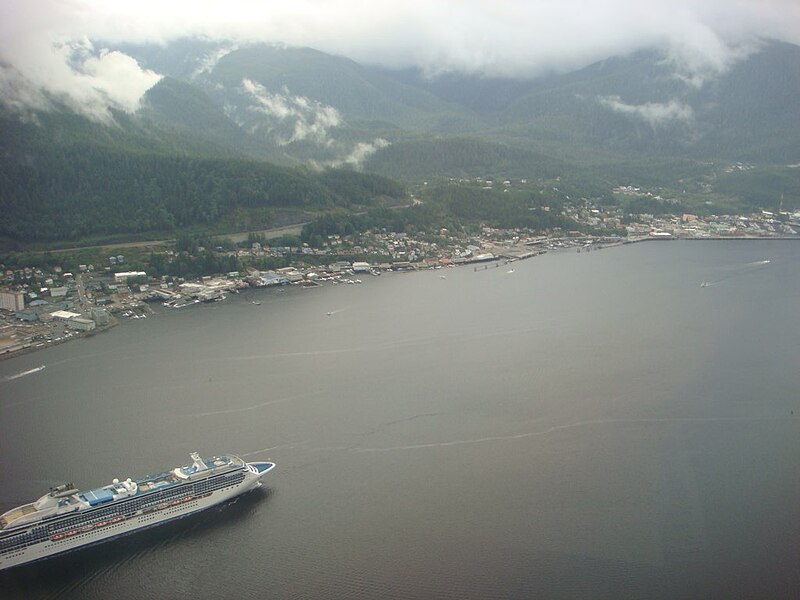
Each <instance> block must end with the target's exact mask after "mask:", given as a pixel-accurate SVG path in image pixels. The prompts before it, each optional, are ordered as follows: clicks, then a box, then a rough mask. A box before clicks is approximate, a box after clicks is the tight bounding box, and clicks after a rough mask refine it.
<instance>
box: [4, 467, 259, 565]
mask: <svg viewBox="0 0 800 600" xmlns="http://www.w3.org/2000/svg"><path fill="white" fill-rule="evenodd" d="M191 459H192V462H191V464H189V465H186V466H183V467H177V468H175V469H172V470H170V471H165V472H163V473H157V474H155V475H150V476H148V477H144V478H142V479H138V480H135V481H132V480H131V479H127V480H125V481H120V480H119V479H114V481H113V482H112V483H111V484H110V485H105V486H103V487H99V488H96V489H92V490H88V491H80V490H78V489H77V488H75V487H74V486H73V485H72V484H71V483H70V484H65V485H59V486H56V487H54V488H51V489H50V492H49V493H47V494H45V495H44V496H42V497H41V498H39V499H38V500H36V502H31V503H30V504H23V505H22V506H18V507H17V508H14V509H11V510H9V511H8V512H6V513H4V514H3V515H0V569H7V568H9V567H14V566H17V565H22V564H25V563H29V562H33V561H36V560H41V559H43V558H49V557H51V556H54V555H56V554H61V553H64V552H69V551H71V550H75V549H77V548H81V547H83V546H86V545H89V544H95V543H97V542H102V541H105V540H108V539H110V538H114V537H117V536H120V535H125V534H127V533H132V532H134V531H137V530H139V529H143V528H146V527H152V526H154V525H159V524H161V523H165V522H167V521H171V520H173V519H179V518H181V517H184V516H186V515H189V514H192V513H195V512H197V511H200V510H203V509H205V508H210V507H212V506H215V505H217V504H219V503H221V502H225V501H226V500H229V499H231V498H234V497H235V496H238V495H239V494H242V493H244V492H246V491H248V490H251V489H254V488H256V487H258V486H260V485H261V478H262V477H263V476H264V475H265V474H267V473H268V472H269V471H271V470H272V469H273V468H275V463H272V462H250V463H248V462H245V461H243V460H242V459H241V458H239V457H238V456H232V455H228V456H215V457H213V458H210V459H203V458H200V455H199V454H197V453H196V452H194V453H192V454H191Z"/></svg>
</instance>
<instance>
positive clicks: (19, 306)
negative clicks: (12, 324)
mask: <svg viewBox="0 0 800 600" xmlns="http://www.w3.org/2000/svg"><path fill="white" fill-rule="evenodd" d="M0 308H3V309H5V310H11V311H14V312H16V311H18V310H23V309H24V308H25V296H24V295H23V294H22V292H14V291H10V290H3V291H0Z"/></svg>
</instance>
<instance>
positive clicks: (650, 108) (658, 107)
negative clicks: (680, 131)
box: [597, 96, 694, 128]
mask: <svg viewBox="0 0 800 600" xmlns="http://www.w3.org/2000/svg"><path fill="white" fill-rule="evenodd" d="M597 101H598V102H599V103H600V104H602V105H603V106H605V107H607V108H610V109H611V110H613V111H614V112H618V113H622V114H624V115H629V116H631V117H634V118H636V119H640V120H642V121H645V122H646V123H648V124H649V125H650V126H651V127H653V128H657V127H661V126H664V125H667V124H670V123H675V122H679V123H687V124H688V123H691V122H692V121H693V119H694V111H693V110H692V107H691V106H689V105H688V104H684V103H683V102H680V101H679V100H675V99H672V100H670V101H669V102H646V103H644V104H627V103H625V102H623V101H622V99H621V98H620V97H619V96H600V97H598V98H597Z"/></svg>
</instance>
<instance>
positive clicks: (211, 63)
mask: <svg viewBox="0 0 800 600" xmlns="http://www.w3.org/2000/svg"><path fill="white" fill-rule="evenodd" d="M235 50H238V46H236V45H235V44H233V45H225V46H222V47H221V48H217V49H216V50H213V51H211V52H209V53H208V54H206V55H205V56H203V57H202V58H201V59H200V63H199V64H198V65H197V67H196V68H195V69H194V71H192V78H195V77H199V76H200V75H205V74H208V73H211V72H212V71H213V70H214V68H215V67H216V66H217V64H219V61H221V60H222V59H223V58H225V57H226V56H228V54H230V53H231V52H234V51H235Z"/></svg>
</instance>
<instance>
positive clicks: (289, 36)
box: [0, 0, 800, 112]
mask: <svg viewBox="0 0 800 600" xmlns="http://www.w3.org/2000/svg"><path fill="white" fill-rule="evenodd" d="M194 35H200V36H204V37H207V38H212V39H228V40H232V41H235V42H237V43H246V42H252V41H264V42H279V43H285V44H290V45H303V46H311V47H313V48H316V49H319V50H322V51H325V52H330V53H335V54H341V55H344V56H348V57H350V58H352V59H354V60H356V61H359V62H362V63H372V64H382V65H387V66H393V67H406V66H417V67H420V68H422V69H423V70H425V72H426V73H428V74H430V75H435V74H437V73H440V72H443V71H464V72H470V73H481V74H493V75H507V76H523V77H530V76H535V75H537V74H539V73H542V72H545V71H548V70H558V71H564V70H569V69H574V68H578V67H582V66H585V65H587V64H590V63H591V62H594V61H596V60H599V59H602V58H606V57H608V56H611V55H618V54H625V53H628V52H631V51H633V50H636V49H639V48H643V47H646V46H653V45H658V46H662V47H665V48H667V49H669V51H670V53H671V56H672V57H673V58H674V60H675V62H676V65H679V68H680V70H682V72H683V74H684V75H686V76H687V77H698V79H697V80H698V81H702V79H703V77H705V76H708V75H713V74H714V73H718V72H721V71H724V70H725V68H727V66H729V65H730V64H731V62H732V61H734V60H735V59H736V57H737V56H739V55H741V54H742V53H746V51H747V50H748V49H749V48H752V46H753V42H754V40H756V39H757V38H759V37H766V38H776V39H779V40H784V41H789V42H792V43H795V44H798V43H800V0H403V1H397V0H392V1H391V2H388V1H387V2H383V1H381V0H278V1H276V0H224V1H221V0H220V1H209V0H138V1H136V2H132V1H130V0H1V1H0V99H2V100H3V101H5V102H6V103H11V104H17V105H23V104H24V105H34V106H35V105H41V106H44V105H46V102H47V101H46V98H45V96H43V95H42V94H41V93H40V92H41V90H43V89H44V90H47V91H48V92H49V93H50V94H56V95H59V96H60V97H61V98H63V99H64V100H65V101H68V102H70V103H72V104H73V105H74V106H76V107H81V106H82V107H87V108H84V110H85V111H90V112H96V111H97V110H104V107H107V106H109V105H111V106H116V107H119V108H122V109H125V110H129V111H132V110H135V109H136V107H137V105H138V102H139V99H140V98H141V95H142V94H143V93H144V91H146V90H147V89H148V88H149V87H151V86H152V85H154V84H155V82H157V81H158V79H159V77H160V75H159V74H157V73H153V72H150V71H146V70H143V69H142V68H140V66H139V65H138V64H137V63H136V61H134V60H133V59H132V58H130V57H128V56H126V55H124V54H122V53H119V52H113V51H108V50H107V49H106V48H105V47H104V44H110V43H114V42H157V43H167V42H169V41H170V40H174V39H176V38H180V37H186V36H194Z"/></svg>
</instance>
